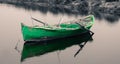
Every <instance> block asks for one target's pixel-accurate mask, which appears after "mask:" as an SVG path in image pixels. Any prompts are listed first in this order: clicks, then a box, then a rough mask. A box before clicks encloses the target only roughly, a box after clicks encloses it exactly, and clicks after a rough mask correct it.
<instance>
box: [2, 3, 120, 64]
mask: <svg viewBox="0 0 120 64" xmlns="http://www.w3.org/2000/svg"><path fill="white" fill-rule="evenodd" d="M31 16H32V17H35V18H37V19H40V20H42V21H45V22H47V23H49V24H51V25H52V24H57V23H58V22H59V20H60V18H61V17H63V19H62V22H64V21H68V20H73V19H76V18H81V16H76V15H63V14H56V15H54V14H52V13H50V12H47V13H42V12H39V11H31V10H25V9H22V8H16V7H14V6H10V5H5V4H0V64H119V63H120V50H119V49H120V20H118V21H116V22H112V23H111V22H109V21H107V20H104V19H101V20H100V19H96V20H95V24H94V25H93V27H92V28H91V30H92V31H93V32H94V33H95V34H94V35H93V41H91V42H88V43H87V44H86V45H85V47H84V48H83V49H82V51H81V52H80V53H79V54H78V55H77V56H76V57H75V58H74V54H75V53H76V52H77V51H78V50H79V46H78V45H73V46H71V47H68V48H66V49H64V50H61V51H54V52H50V53H47V54H45V55H41V56H34V57H30V58H26V59H25V60H24V61H23V62H21V61H20V60H21V52H22V49H23V44H24V41H23V38H22V33H21V25H20V23H21V22H23V23H25V24H27V25H36V24H38V23H37V22H32V20H31ZM17 43H18V46H17V50H15V46H16V44H17ZM58 53H59V55H58Z"/></svg>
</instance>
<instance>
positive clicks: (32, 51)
mask: <svg viewBox="0 0 120 64" xmlns="http://www.w3.org/2000/svg"><path fill="white" fill-rule="evenodd" d="M92 40H93V39H92V34H90V33H89V32H87V33H84V34H81V35H77V36H72V37H69V38H61V39H56V40H50V41H29V42H25V44H24V47H23V51H22V55H21V62H22V61H23V60H25V59H26V58H30V57H34V56H41V55H44V54H46V53H50V52H54V51H57V50H64V49H65V48H68V47H70V46H73V45H79V46H80V49H79V50H78V51H77V52H75V55H74V56H76V55H77V54H78V53H79V52H80V51H81V50H82V48H83V47H84V45H85V44H86V43H87V42H88V41H92Z"/></svg>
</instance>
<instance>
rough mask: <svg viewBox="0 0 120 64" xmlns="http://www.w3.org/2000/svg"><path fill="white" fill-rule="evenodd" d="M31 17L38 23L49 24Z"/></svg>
mask: <svg viewBox="0 0 120 64" xmlns="http://www.w3.org/2000/svg"><path fill="white" fill-rule="evenodd" d="M32 19H33V20H35V21H37V22H39V23H42V24H44V25H45V26H49V24H47V23H45V22H42V21H40V20H38V19H35V18H32Z"/></svg>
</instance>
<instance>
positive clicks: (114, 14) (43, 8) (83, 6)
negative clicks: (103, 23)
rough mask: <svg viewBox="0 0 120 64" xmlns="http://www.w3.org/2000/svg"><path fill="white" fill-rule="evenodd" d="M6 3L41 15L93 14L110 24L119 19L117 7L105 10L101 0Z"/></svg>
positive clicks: (119, 8)
mask: <svg viewBox="0 0 120 64" xmlns="http://www.w3.org/2000/svg"><path fill="white" fill-rule="evenodd" d="M13 1H14V0H13ZM7 3H9V4H12V5H15V6H16V7H19V8H25V9H28V10H29V9H32V10H39V11H40V12H42V13H47V12H48V11H50V12H51V13H53V14H58V13H62V14H63V13H64V14H69V15H70V14H72V15H73V14H74V15H88V14H93V15H95V17H96V18H98V19H103V18H104V19H106V20H108V21H110V22H111V21H113V22H114V21H118V20H119V17H120V7H119V6H116V7H114V8H109V7H108V8H107V7H104V5H105V4H104V3H105V2H102V1H101V0H90V1H87V0H17V1H16V2H7ZM110 17H111V18H110Z"/></svg>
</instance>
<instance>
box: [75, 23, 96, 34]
mask: <svg viewBox="0 0 120 64" xmlns="http://www.w3.org/2000/svg"><path fill="white" fill-rule="evenodd" d="M75 23H76V24H78V25H79V26H80V27H81V28H82V29H85V30H87V31H88V32H90V33H92V35H93V34H94V32H92V31H91V30H89V29H87V28H85V27H84V26H82V25H81V24H79V23H78V22H75Z"/></svg>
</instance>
